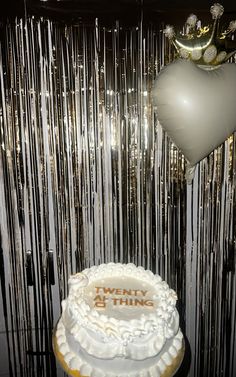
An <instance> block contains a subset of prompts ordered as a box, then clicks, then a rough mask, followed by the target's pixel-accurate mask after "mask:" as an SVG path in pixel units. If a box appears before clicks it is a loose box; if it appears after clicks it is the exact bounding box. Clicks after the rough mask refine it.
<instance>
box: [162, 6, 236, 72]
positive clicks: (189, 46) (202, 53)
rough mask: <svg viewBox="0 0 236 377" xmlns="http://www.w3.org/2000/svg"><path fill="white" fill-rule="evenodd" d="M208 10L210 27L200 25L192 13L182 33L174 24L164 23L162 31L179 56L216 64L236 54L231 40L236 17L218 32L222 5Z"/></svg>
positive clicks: (196, 61)
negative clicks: (178, 31) (210, 21)
mask: <svg viewBox="0 0 236 377" xmlns="http://www.w3.org/2000/svg"><path fill="white" fill-rule="evenodd" d="M210 12H211V14H212V19H213V22H212V24H211V25H210V26H204V27H202V26H201V22H200V21H199V20H198V18H197V16H196V15H194V14H191V15H190V16H189V17H188V19H187V21H186V24H185V28H184V29H185V31H184V32H182V33H178V34H176V33H175V31H174V27H173V26H170V25H167V26H166V28H165V30H164V33H165V35H166V36H167V37H168V38H169V40H170V41H171V42H172V43H173V45H174V46H175V48H176V50H177V53H178V55H179V57H181V58H184V59H187V60H191V61H193V62H195V63H196V64H198V65H203V66H217V65H220V64H222V63H225V62H226V61H227V60H229V58H230V57H232V56H233V55H234V54H235V52H236V40H233V39H232V33H234V31H235V30H236V20H234V21H231V22H230V23H229V25H228V28H227V29H226V30H224V31H220V24H219V20H220V18H221V16H222V14H223V13H224V7H223V6H222V5H221V4H219V3H215V4H214V5H212V6H211V8H210Z"/></svg>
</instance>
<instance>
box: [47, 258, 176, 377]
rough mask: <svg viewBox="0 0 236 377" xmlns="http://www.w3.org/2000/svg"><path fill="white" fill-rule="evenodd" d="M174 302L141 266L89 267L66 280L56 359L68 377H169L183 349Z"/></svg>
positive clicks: (56, 336)
mask: <svg viewBox="0 0 236 377" xmlns="http://www.w3.org/2000/svg"><path fill="white" fill-rule="evenodd" d="M176 300H177V297H176V294H175V292H174V291H173V290H172V289H170V288H169V286H168V285H167V283H166V282H164V281H163V280H162V279H161V278H160V276H158V275H154V274H153V273H152V272H151V271H148V270H144V268H143V267H136V266H135V265H134V264H119V263H117V264H115V263H108V264H102V265H99V266H94V267H91V268H88V269H86V270H84V271H83V272H81V273H78V274H76V275H73V276H71V277H70V279H69V295H68V297H67V299H66V300H64V301H62V316H61V318H60V319H59V321H58V324H57V326H56V330H55V334H54V340H53V342H54V352H55V355H56V357H57V358H58V360H59V361H60V362H61V364H62V366H63V367H64V369H65V370H66V372H67V373H69V374H71V375H72V376H88V377H90V376H91V377H159V376H171V375H172V374H173V373H174V371H175V370H176V368H177V367H178V366H179V364H180V363H181V360H182V357H183V350H184V346H183V335H182V332H181V330H180V328H179V315H178V312H177V310H176Z"/></svg>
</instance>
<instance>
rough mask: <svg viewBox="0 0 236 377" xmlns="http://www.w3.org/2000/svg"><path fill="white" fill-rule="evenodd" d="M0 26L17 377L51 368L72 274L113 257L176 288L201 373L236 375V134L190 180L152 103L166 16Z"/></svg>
mask: <svg viewBox="0 0 236 377" xmlns="http://www.w3.org/2000/svg"><path fill="white" fill-rule="evenodd" d="M1 32H2V34H1V35H2V38H1V56H0V59H1V65H0V85H1V118H0V126H1V128H0V137H1V141H0V145H1V149H0V164H1V169H0V196H1V203H2V210H1V213H0V233H1V238H0V240H1V248H0V258H1V259H0V260H1V292H2V298H1V300H2V303H3V314H4V315H3V317H4V320H3V321H2V322H0V323H1V326H2V328H3V330H5V329H6V330H7V335H8V338H7V345H8V349H9V352H8V359H9V370H11V371H12V372H11V375H13V376H18V375H21V376H23V375H24V376H40V377H42V376H55V373H56V372H55V365H54V359H53V356H52V349H51V331H52V327H53V325H54V324H55V322H56V320H57V319H58V317H59V315H60V302H61V300H62V299H63V298H64V297H65V296H66V295H67V281H68V277H69V275H70V274H71V273H75V272H76V271H81V270H82V269H83V268H85V267H88V266H91V265H94V264H98V263H106V262H110V261H114V262H134V263H136V264H141V265H143V266H144V267H147V268H149V269H151V270H152V271H153V272H157V273H159V274H160V275H161V276H162V278H163V279H165V280H167V282H168V283H169V285H170V286H171V287H172V288H174V289H175V290H177V293H178V296H179V306H178V308H179V312H180V318H181V325H182V328H183V330H184V331H185V325H186V335H187V338H188V340H189V343H190V347H191V352H192V361H191V369H190V376H191V377H195V376H200V375H201V376H209V377H210V376H212V371H214V373H213V375H214V376H220V375H225V376H226V375H227V376H230V377H233V376H234V374H235V371H236V365H235V357H234V356H235V297H234V296H235V258H234V255H235V234H236V233H235V171H236V170H235V146H236V144H235V138H234V137H233V136H232V137H231V138H230V139H229V140H228V141H226V142H225V144H224V145H223V146H221V147H220V148H219V149H217V150H216V151H214V152H213V153H212V154H211V155H210V156H209V157H208V158H207V159H205V160H203V161H202V162H201V163H199V164H198V167H197V171H196V175H195V178H194V181H193V184H192V185H188V186H187V185H186V181H185V161H184V158H183V156H182V155H181V153H180V152H179V151H178V149H177V148H176V147H175V146H174V145H173V143H172V142H171V141H170V140H169V138H168V136H167V135H166V134H165V132H164V131H163V130H162V128H161V125H160V124H159V122H158V119H157V115H156V112H155V109H154V108H153V104H152V97H151V91H152V85H153V81H154V79H155V78H156V76H157V75H158V72H159V71H160V69H161V68H162V67H163V66H164V65H165V64H167V63H168V62H171V60H172V58H173V51H172V49H171V47H170V45H169V44H168V42H166V40H165V39H164V38H163V33H162V31H161V25H156V26H155V27H154V26H152V25H148V26H147V25H144V24H143V23H142V21H140V23H139V24H138V25H136V26H135V27H125V26H123V25H122V24H121V23H119V22H116V23H115V24H114V25H113V26H112V27H107V26H103V25H100V23H99V20H96V21H95V22H94V24H92V25H87V24H84V23H79V24H78V25H75V24H74V25H64V24H62V23H56V22H53V21H50V20H48V19H44V18H40V19H36V18H34V17H29V18H27V19H26V20H23V19H16V20H15V22H7V23H6V24H3V25H2V30H1ZM202 371H203V372H202ZM202 373H203V374H202ZM222 373H223V374H222Z"/></svg>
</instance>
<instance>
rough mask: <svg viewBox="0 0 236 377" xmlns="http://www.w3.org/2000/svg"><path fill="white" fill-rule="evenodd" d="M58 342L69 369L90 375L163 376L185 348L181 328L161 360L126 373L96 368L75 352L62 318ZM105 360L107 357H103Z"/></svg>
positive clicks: (103, 376)
mask: <svg viewBox="0 0 236 377" xmlns="http://www.w3.org/2000/svg"><path fill="white" fill-rule="evenodd" d="M55 337H56V342H57V346H58V349H59V352H60V353H61V354H62V356H63V358H64V361H65V362H66V364H67V365H68V367H69V369H71V370H76V371H79V372H80V373H81V374H82V375H87V376H90V377H124V376H126V377H139V376H142V377H150V375H155V376H156V377H161V376H162V375H163V373H164V372H165V371H166V369H167V368H168V367H169V366H171V364H172V363H173V361H174V360H175V359H176V357H177V356H178V354H179V353H180V351H181V349H183V345H184V343H183V334H182V332H181V330H180V329H179V330H178V332H177V334H176V335H175V336H174V338H173V340H172V342H171V343H172V344H171V345H170V346H169V348H168V350H165V351H164V352H163V353H162V354H161V355H160V357H159V360H158V361H157V362H156V363H155V364H154V365H152V366H150V367H148V368H145V369H142V370H139V371H138V372H137V371H134V372H130V373H128V374H127V373H125V374H122V373H121V374H117V373H116V374H114V376H113V374H112V373H111V372H107V373H106V372H104V370H102V369H99V368H94V367H93V366H92V365H90V364H89V363H88V362H87V361H85V360H83V359H82V358H81V357H80V356H79V355H77V354H75V353H74V352H73V351H72V350H71V349H70V347H69V345H68V342H67V337H66V329H65V326H64V325H63V322H62V320H59V322H58V324H57V328H56V332H55ZM103 360H104V361H105V359H103Z"/></svg>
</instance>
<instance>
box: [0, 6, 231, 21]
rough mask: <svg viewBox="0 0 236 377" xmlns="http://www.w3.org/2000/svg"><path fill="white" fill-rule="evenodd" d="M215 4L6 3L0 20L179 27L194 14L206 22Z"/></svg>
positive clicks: (227, 13) (227, 10) (228, 15)
mask: <svg viewBox="0 0 236 377" xmlns="http://www.w3.org/2000/svg"><path fill="white" fill-rule="evenodd" d="M215 2H216V1H214V0H213V1H203V0H198V1H197V0H190V1H186V0H185V1H183V0H178V1H167V0H115V1H114V0H60V1H57V0H48V1H40V0H8V1H6V2H5V5H4V9H1V16H0V17H1V18H2V17H15V16H22V15H26V14H27V15H39V16H49V17H52V18H55V19H57V20H62V21H66V22H68V21H71V22H73V21H74V20H75V19H76V20H78V18H82V19H83V20H84V19H93V18H99V19H100V21H103V22H106V23H109V22H113V21H114V20H122V21H123V22H125V23H127V24H130V25H131V24H135V23H136V22H137V20H140V15H141V14H142V16H143V21H144V22H168V23H171V22H175V24H180V25H182V24H183V22H184V21H185V19H186V17H188V15H189V14H191V13H195V14H197V16H198V17H199V18H201V20H203V21H206V22H210V20H211V15H210V12H209V10H210V7H211V5H213V4H214V3H215ZM220 3H221V4H222V5H223V6H224V9H225V11H224V18H226V19H227V18H229V19H232V18H234V17H236V1H232V0H225V1H221V2H220Z"/></svg>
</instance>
